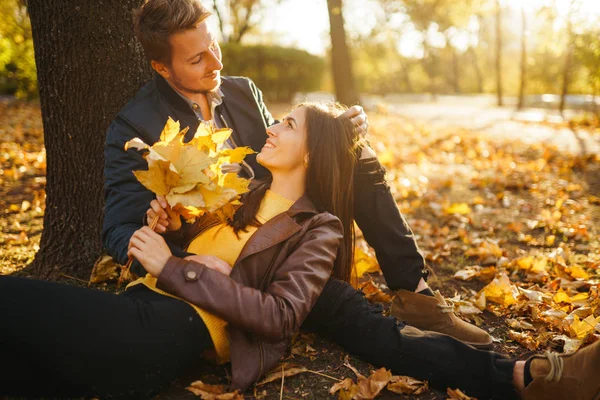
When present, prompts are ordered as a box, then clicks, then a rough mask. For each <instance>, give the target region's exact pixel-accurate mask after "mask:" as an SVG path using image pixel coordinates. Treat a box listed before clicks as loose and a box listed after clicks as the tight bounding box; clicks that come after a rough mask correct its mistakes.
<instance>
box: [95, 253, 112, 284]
mask: <svg viewBox="0 0 600 400" xmlns="http://www.w3.org/2000/svg"><path fill="white" fill-rule="evenodd" d="M118 271H119V266H118V264H117V263H116V262H115V261H114V260H113V258H112V257H111V256H109V255H108V254H104V253H103V254H102V255H101V256H100V257H99V258H98V259H97V260H96V263H95V264H94V268H93V269H92V275H91V277H90V283H101V282H106V281H109V280H111V279H114V278H116V277H117V276H119V272H118Z"/></svg>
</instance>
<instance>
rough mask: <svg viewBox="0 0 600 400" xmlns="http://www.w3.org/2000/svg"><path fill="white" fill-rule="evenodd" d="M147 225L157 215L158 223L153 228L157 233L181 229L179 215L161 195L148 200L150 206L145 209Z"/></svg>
mask: <svg viewBox="0 0 600 400" xmlns="http://www.w3.org/2000/svg"><path fill="white" fill-rule="evenodd" d="M146 215H147V217H146V218H147V221H148V225H149V224H150V222H151V221H152V220H153V219H154V217H155V216H156V215H158V224H157V225H156V228H154V230H155V231H156V232H158V233H165V232H167V231H177V230H179V229H181V217H180V215H179V213H178V212H177V211H174V210H173V209H172V208H171V206H170V205H169V203H168V202H167V200H166V199H165V198H164V197H163V196H156V200H152V201H151V202H150V208H149V209H148V211H146Z"/></svg>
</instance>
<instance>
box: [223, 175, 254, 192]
mask: <svg viewBox="0 0 600 400" xmlns="http://www.w3.org/2000/svg"><path fill="white" fill-rule="evenodd" d="M219 185H220V186H224V187H227V188H231V189H233V190H235V192H236V193H237V194H242V193H246V192H247V191H248V185H250V181H249V180H248V179H244V178H240V177H239V176H237V174H234V173H229V174H223V175H221V176H220V177H219Z"/></svg>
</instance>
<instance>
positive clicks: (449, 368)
mask: <svg viewBox="0 0 600 400" xmlns="http://www.w3.org/2000/svg"><path fill="white" fill-rule="evenodd" d="M303 328H305V329H308V330H311V331H314V332H315V333H317V334H319V335H321V336H322V337H326V338H328V339H330V340H332V341H333V342H335V343H337V344H339V345H340V346H342V347H344V348H345V349H346V350H347V351H349V352H350V353H352V354H354V355H356V356H358V357H359V358H361V359H362V360H363V361H367V362H369V363H371V364H373V365H375V366H376V367H382V366H383V367H386V368H389V369H391V370H392V372H393V373H394V374H399V375H409V376H412V377H415V378H417V379H424V380H427V381H429V384H430V385H431V386H432V387H434V388H437V389H440V390H442V391H444V392H445V391H446V388H448V387H450V388H460V389H461V390H463V391H466V393H467V394H468V395H470V396H474V397H477V398H478V399H480V400H482V399H488V398H492V399H513V398H515V399H516V398H517V395H516V393H515V390H514V388H513V386H512V383H511V382H512V373H513V368H514V361H511V360H507V359H505V358H503V357H502V356H501V355H499V354H497V353H494V352H491V351H483V350H477V349H475V348H474V347H471V346H469V345H466V344H464V343H462V342H460V341H458V340H456V339H454V338H452V337H450V336H447V335H442V334H439V333H435V332H423V331H419V330H418V329H416V328H413V327H411V326H407V325H404V324H402V323H400V322H398V321H396V320H395V319H394V318H391V317H384V316H382V315H381V307H379V306H376V305H373V304H371V303H369V302H368V301H367V300H366V299H365V297H364V295H363V294H362V293H360V292H357V291H356V290H355V289H354V288H352V287H351V286H350V285H348V284H347V283H345V282H342V281H338V280H333V279H331V280H329V282H328V284H327V287H326V289H325V290H324V291H323V294H322V295H321V297H320V298H319V300H318V301H317V304H316V305H315V307H314V308H313V309H312V311H311V313H310V315H309V317H308V319H307V320H306V321H305V323H304V325H303Z"/></svg>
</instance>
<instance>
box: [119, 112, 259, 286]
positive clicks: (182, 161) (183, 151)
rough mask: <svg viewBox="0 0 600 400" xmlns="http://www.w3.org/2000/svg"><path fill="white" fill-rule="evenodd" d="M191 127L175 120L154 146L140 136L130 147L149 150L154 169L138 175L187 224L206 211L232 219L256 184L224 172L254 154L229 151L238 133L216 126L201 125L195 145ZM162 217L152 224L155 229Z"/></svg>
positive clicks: (150, 165) (125, 270)
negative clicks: (226, 145) (241, 198)
mask: <svg viewBox="0 0 600 400" xmlns="http://www.w3.org/2000/svg"><path fill="white" fill-rule="evenodd" d="M188 129H189V128H185V129H183V130H180V126H179V122H178V121H174V120H173V119H172V118H170V117H169V119H168V120H167V123H166V124H165V127H164V128H163V130H162V132H161V134H160V140H159V141H158V142H156V143H154V144H153V145H152V146H149V145H148V144H146V143H144V142H143V141H142V140H141V139H140V138H135V139H132V140H130V141H128V142H127V143H125V150H128V149H131V148H133V149H137V150H141V151H145V153H144V158H145V160H146V161H147V162H148V170H146V171H144V170H138V171H133V174H134V175H135V177H136V178H137V179H138V181H140V183H141V184H142V185H144V187H146V189H148V190H150V191H151V192H153V193H154V194H156V195H158V196H164V197H165V199H166V200H167V202H168V203H169V206H170V207H171V208H172V209H173V210H175V211H177V212H179V213H180V214H181V215H182V216H183V217H184V218H185V219H186V220H187V221H193V220H194V219H195V218H196V217H199V216H202V215H203V214H205V213H215V214H216V215H217V216H218V217H220V218H222V219H226V218H232V217H233V214H234V212H235V209H236V206H238V205H239V204H240V202H239V196H240V195H241V194H242V193H245V192H247V191H248V185H249V184H250V181H249V180H247V179H244V178H240V177H238V176H237V174H236V173H223V172H222V171H221V166H222V165H223V164H234V163H240V162H242V161H243V159H244V158H245V157H246V155H248V154H252V153H254V151H253V150H252V149H250V148H249V147H237V148H235V149H228V148H223V146H222V145H223V143H224V142H225V141H226V140H227V139H229V137H230V136H231V133H232V130H231V129H229V128H223V129H217V128H215V127H214V125H213V124H212V123H207V122H201V123H200V125H199V126H198V129H197V130H196V133H195V134H194V137H193V138H192V140H190V141H189V142H184V137H185V134H186V133H187V131H188ZM157 222H158V216H157V217H155V218H154V220H153V221H152V223H151V224H150V228H151V229H154V228H155V227H156V224H157ZM132 261H133V259H131V258H130V259H129V260H128V262H127V264H126V265H125V267H124V268H123V269H122V271H121V276H120V277H119V283H118V285H120V284H121V282H122V280H123V279H124V277H125V276H128V275H130V274H129V270H130V268H131V263H132Z"/></svg>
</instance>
